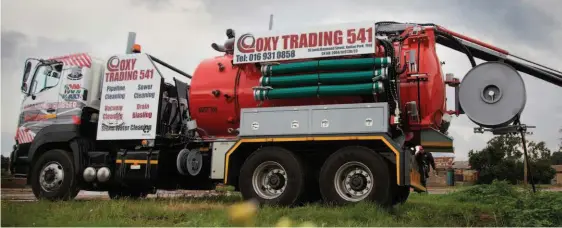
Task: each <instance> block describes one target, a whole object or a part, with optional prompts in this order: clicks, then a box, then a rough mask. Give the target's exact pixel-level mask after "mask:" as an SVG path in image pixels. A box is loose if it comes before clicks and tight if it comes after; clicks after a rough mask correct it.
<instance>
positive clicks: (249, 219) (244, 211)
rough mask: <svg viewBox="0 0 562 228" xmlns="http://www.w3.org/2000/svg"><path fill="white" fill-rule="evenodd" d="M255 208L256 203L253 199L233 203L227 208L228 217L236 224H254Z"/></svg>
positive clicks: (256, 208)
mask: <svg viewBox="0 0 562 228" xmlns="http://www.w3.org/2000/svg"><path fill="white" fill-rule="evenodd" d="M257 210H258V203H257V202H256V201H253V200H250V201H246V202H243V203H238V204H234V205H232V206H230V208H229V209H228V218H229V220H230V222H231V223H233V224H234V225H237V226H254V224H255V217H256V214H257Z"/></svg>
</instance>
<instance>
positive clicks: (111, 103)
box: [97, 54, 162, 140]
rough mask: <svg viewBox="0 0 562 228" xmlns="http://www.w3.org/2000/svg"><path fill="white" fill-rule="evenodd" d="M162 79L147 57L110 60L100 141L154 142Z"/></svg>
mask: <svg viewBox="0 0 562 228" xmlns="http://www.w3.org/2000/svg"><path fill="white" fill-rule="evenodd" d="M161 79H162V76H161V75H160V74H159V73H158V71H157V70H156V68H155V66H154V64H153V63H152V61H151V60H150V59H149V58H148V56H147V55H146V54H130V55H121V56H112V57H110V58H109V59H108V60H107V63H106V68H105V74H104V78H103V87H102V89H103V90H102V99H101V107H100V117H99V118H100V119H99V121H98V134H97V139H98V140H128V139H154V138H155V137H156V125H157V115H158V102H159V99H160V96H159V95H160V82H161V81H160V80H161Z"/></svg>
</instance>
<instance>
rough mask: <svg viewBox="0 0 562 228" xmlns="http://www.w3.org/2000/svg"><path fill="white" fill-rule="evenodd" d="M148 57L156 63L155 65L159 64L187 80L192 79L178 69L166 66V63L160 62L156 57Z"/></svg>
mask: <svg viewBox="0 0 562 228" xmlns="http://www.w3.org/2000/svg"><path fill="white" fill-rule="evenodd" d="M148 56H149V57H150V59H152V60H153V61H154V62H157V63H159V64H161V65H162V66H165V67H167V68H168V69H170V70H173V71H174V72H176V73H178V74H181V75H183V76H185V77H187V78H189V79H191V78H192V76H191V75H189V74H188V73H185V72H183V71H181V70H180V69H178V68H175V67H173V66H172V65H170V64H167V63H166V62H164V61H162V60H160V59H158V58H156V57H154V56H152V55H148Z"/></svg>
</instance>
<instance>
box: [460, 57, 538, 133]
mask: <svg viewBox="0 0 562 228" xmlns="http://www.w3.org/2000/svg"><path fill="white" fill-rule="evenodd" d="M458 96H459V103H460V105H461V107H462V109H463V110H464V112H465V114H466V115H467V117H468V118H469V119H470V120H471V121H472V122H474V123H476V124H477V125H479V126H481V127H486V128H501V127H505V126H508V125H509V124H511V123H513V122H514V121H515V120H516V119H517V118H518V117H519V116H520V115H521V113H522V112H523V109H524V108H525V104H526V100H527V95H526V90H525V83H524V81H523V78H522V77H521V75H520V74H519V72H517V70H515V69H514V68H513V67H511V66H510V65H508V64H506V63H502V62H486V63H482V64H480V65H477V66H476V67H474V68H472V69H471V70H470V71H469V72H468V73H467V74H466V75H465V76H464V78H463V79H462V81H461V83H460V85H459V95H458Z"/></svg>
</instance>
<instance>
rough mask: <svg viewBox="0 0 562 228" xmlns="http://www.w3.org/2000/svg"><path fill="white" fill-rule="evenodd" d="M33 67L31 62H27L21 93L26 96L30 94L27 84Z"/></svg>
mask: <svg viewBox="0 0 562 228" xmlns="http://www.w3.org/2000/svg"><path fill="white" fill-rule="evenodd" d="M32 65H33V64H32V63H31V61H30V60H27V61H25V68H24V70H23V77H22V79H21V92H22V93H25V94H27V93H28V92H29V84H28V83H27V80H28V79H29V75H30V73H31V67H32Z"/></svg>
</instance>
